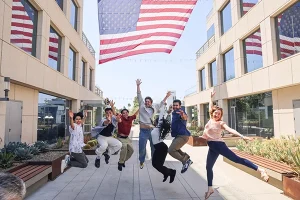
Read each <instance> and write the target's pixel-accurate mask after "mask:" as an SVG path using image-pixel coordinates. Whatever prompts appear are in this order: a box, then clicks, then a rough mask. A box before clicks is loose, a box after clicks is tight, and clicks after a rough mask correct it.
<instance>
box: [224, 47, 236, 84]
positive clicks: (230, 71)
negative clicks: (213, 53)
mask: <svg viewBox="0 0 300 200" xmlns="http://www.w3.org/2000/svg"><path fill="white" fill-rule="evenodd" d="M233 78H235V69H234V57H233V49H231V50H229V51H228V52H227V53H225V54H224V82H226V81H228V80H230V79H233Z"/></svg>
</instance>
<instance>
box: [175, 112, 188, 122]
mask: <svg viewBox="0 0 300 200" xmlns="http://www.w3.org/2000/svg"><path fill="white" fill-rule="evenodd" d="M177 114H179V115H180V117H181V119H182V120H184V121H186V120H187V119H188V116H187V114H185V112H184V111H183V110H180V111H179V112H177Z"/></svg>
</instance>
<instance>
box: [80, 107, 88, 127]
mask: <svg viewBox="0 0 300 200" xmlns="http://www.w3.org/2000/svg"><path fill="white" fill-rule="evenodd" d="M86 117H87V112H86V110H85V111H83V119H82V120H81V123H82V124H85V119H86Z"/></svg>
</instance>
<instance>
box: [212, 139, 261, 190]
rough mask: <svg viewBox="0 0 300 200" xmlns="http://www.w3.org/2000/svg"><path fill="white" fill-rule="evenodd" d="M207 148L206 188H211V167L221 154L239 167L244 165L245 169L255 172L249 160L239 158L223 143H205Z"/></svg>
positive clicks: (255, 167)
mask: <svg viewBox="0 0 300 200" xmlns="http://www.w3.org/2000/svg"><path fill="white" fill-rule="evenodd" d="M207 144H208V146H209V150H208V154H207V159H206V172H207V182H208V186H212V180H213V170H212V169H213V167H214V164H215V162H216V160H217V158H218V156H219V154H221V155H222V156H224V157H225V158H228V159H229V160H231V161H232V162H235V163H239V164H241V165H245V166H246V167H249V168H251V169H253V170H255V171H257V169H258V167H257V166H256V165H255V164H253V163H252V162H250V161H249V160H247V159H245V158H241V157H239V156H237V155H235V153H233V152H232V151H231V150H230V149H229V148H228V147H227V146H226V144H225V142H215V141H210V142H207Z"/></svg>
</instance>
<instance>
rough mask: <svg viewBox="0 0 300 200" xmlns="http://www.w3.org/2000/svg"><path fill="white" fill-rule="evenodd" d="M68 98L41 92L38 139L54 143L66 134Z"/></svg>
mask: <svg viewBox="0 0 300 200" xmlns="http://www.w3.org/2000/svg"><path fill="white" fill-rule="evenodd" d="M70 105H71V104H70V102H69V101H68V100H65V99H62V98H58V97H54V96H51V95H47V94H43V93H39V100H38V127H37V140H39V141H47V142H48V143H50V144H53V143H55V142H56V141H57V139H58V138H64V137H65V135H66V131H68V130H66V129H65V127H66V123H68V117H67V118H66V116H68V115H67V113H68V110H67V108H68V107H70Z"/></svg>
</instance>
